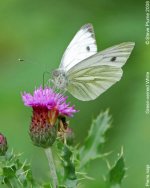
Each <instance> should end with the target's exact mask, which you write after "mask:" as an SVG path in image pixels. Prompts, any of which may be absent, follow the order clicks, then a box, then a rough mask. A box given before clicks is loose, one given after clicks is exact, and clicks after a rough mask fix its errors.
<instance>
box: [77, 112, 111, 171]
mask: <svg viewBox="0 0 150 188" xmlns="http://www.w3.org/2000/svg"><path fill="white" fill-rule="evenodd" d="M110 120H111V117H110V116H109V115H108V111H106V112H104V113H100V115H99V116H98V117H97V118H96V119H95V120H94V121H93V122H92V125H91V128H90V130H89V133H88V137H87V138H86V140H85V143H84V146H83V147H82V148H81V149H80V160H81V168H82V167H84V166H85V165H86V164H88V163H89V162H90V161H91V160H93V159H96V158H99V157H101V156H103V153H102V151H100V149H101V147H102V145H103V144H104V143H105V141H106V139H105V135H106V132H107V131H108V129H109V128H110V125H111V123H110Z"/></svg>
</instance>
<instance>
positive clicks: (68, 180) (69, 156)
mask: <svg viewBox="0 0 150 188" xmlns="http://www.w3.org/2000/svg"><path fill="white" fill-rule="evenodd" d="M57 147H58V148H59V151H60V159H61V164H62V166H63V169H64V170H63V172H64V173H63V174H62V175H61V176H63V180H62V182H61V184H62V185H64V187H67V188H76V187H77V176H76V173H75V164H74V160H73V152H72V150H71V147H70V146H68V145H65V144H63V143H62V142H61V141H57ZM61 187H63V186H61Z"/></svg>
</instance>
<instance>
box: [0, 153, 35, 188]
mask: <svg viewBox="0 0 150 188" xmlns="http://www.w3.org/2000/svg"><path fill="white" fill-rule="evenodd" d="M20 156H21V155H20V154H18V155H16V154H14V152H7V153H6V155H5V156H1V157H0V183H1V184H6V185H7V186H9V187H15V188H17V187H29V186H31V185H32V187H37V184H36V183H35V181H34V180H33V177H32V172H31V167H30V165H29V164H27V163H26V162H24V163H22V162H21V161H20Z"/></svg>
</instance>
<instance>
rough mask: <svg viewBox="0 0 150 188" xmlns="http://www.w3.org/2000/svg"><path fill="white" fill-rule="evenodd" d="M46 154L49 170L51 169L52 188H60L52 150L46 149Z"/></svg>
mask: <svg viewBox="0 0 150 188" xmlns="http://www.w3.org/2000/svg"><path fill="white" fill-rule="evenodd" d="M45 154H46V157H47V159H48V164H49V168H50V178H51V180H52V187H53V188H57V187H58V178H57V174H56V167H55V164H54V159H53V155H52V150H51V148H47V149H45Z"/></svg>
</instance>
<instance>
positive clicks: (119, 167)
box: [108, 151, 126, 188]
mask: <svg viewBox="0 0 150 188" xmlns="http://www.w3.org/2000/svg"><path fill="white" fill-rule="evenodd" d="M125 171H126V170H125V163H124V157H123V151H122V152H121V154H120V156H119V158H118V159H117V161H116V163H115V164H114V166H112V167H111V168H110V170H109V174H108V184H109V187H110V188H120V186H121V182H122V180H123V178H124V176H125Z"/></svg>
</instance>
